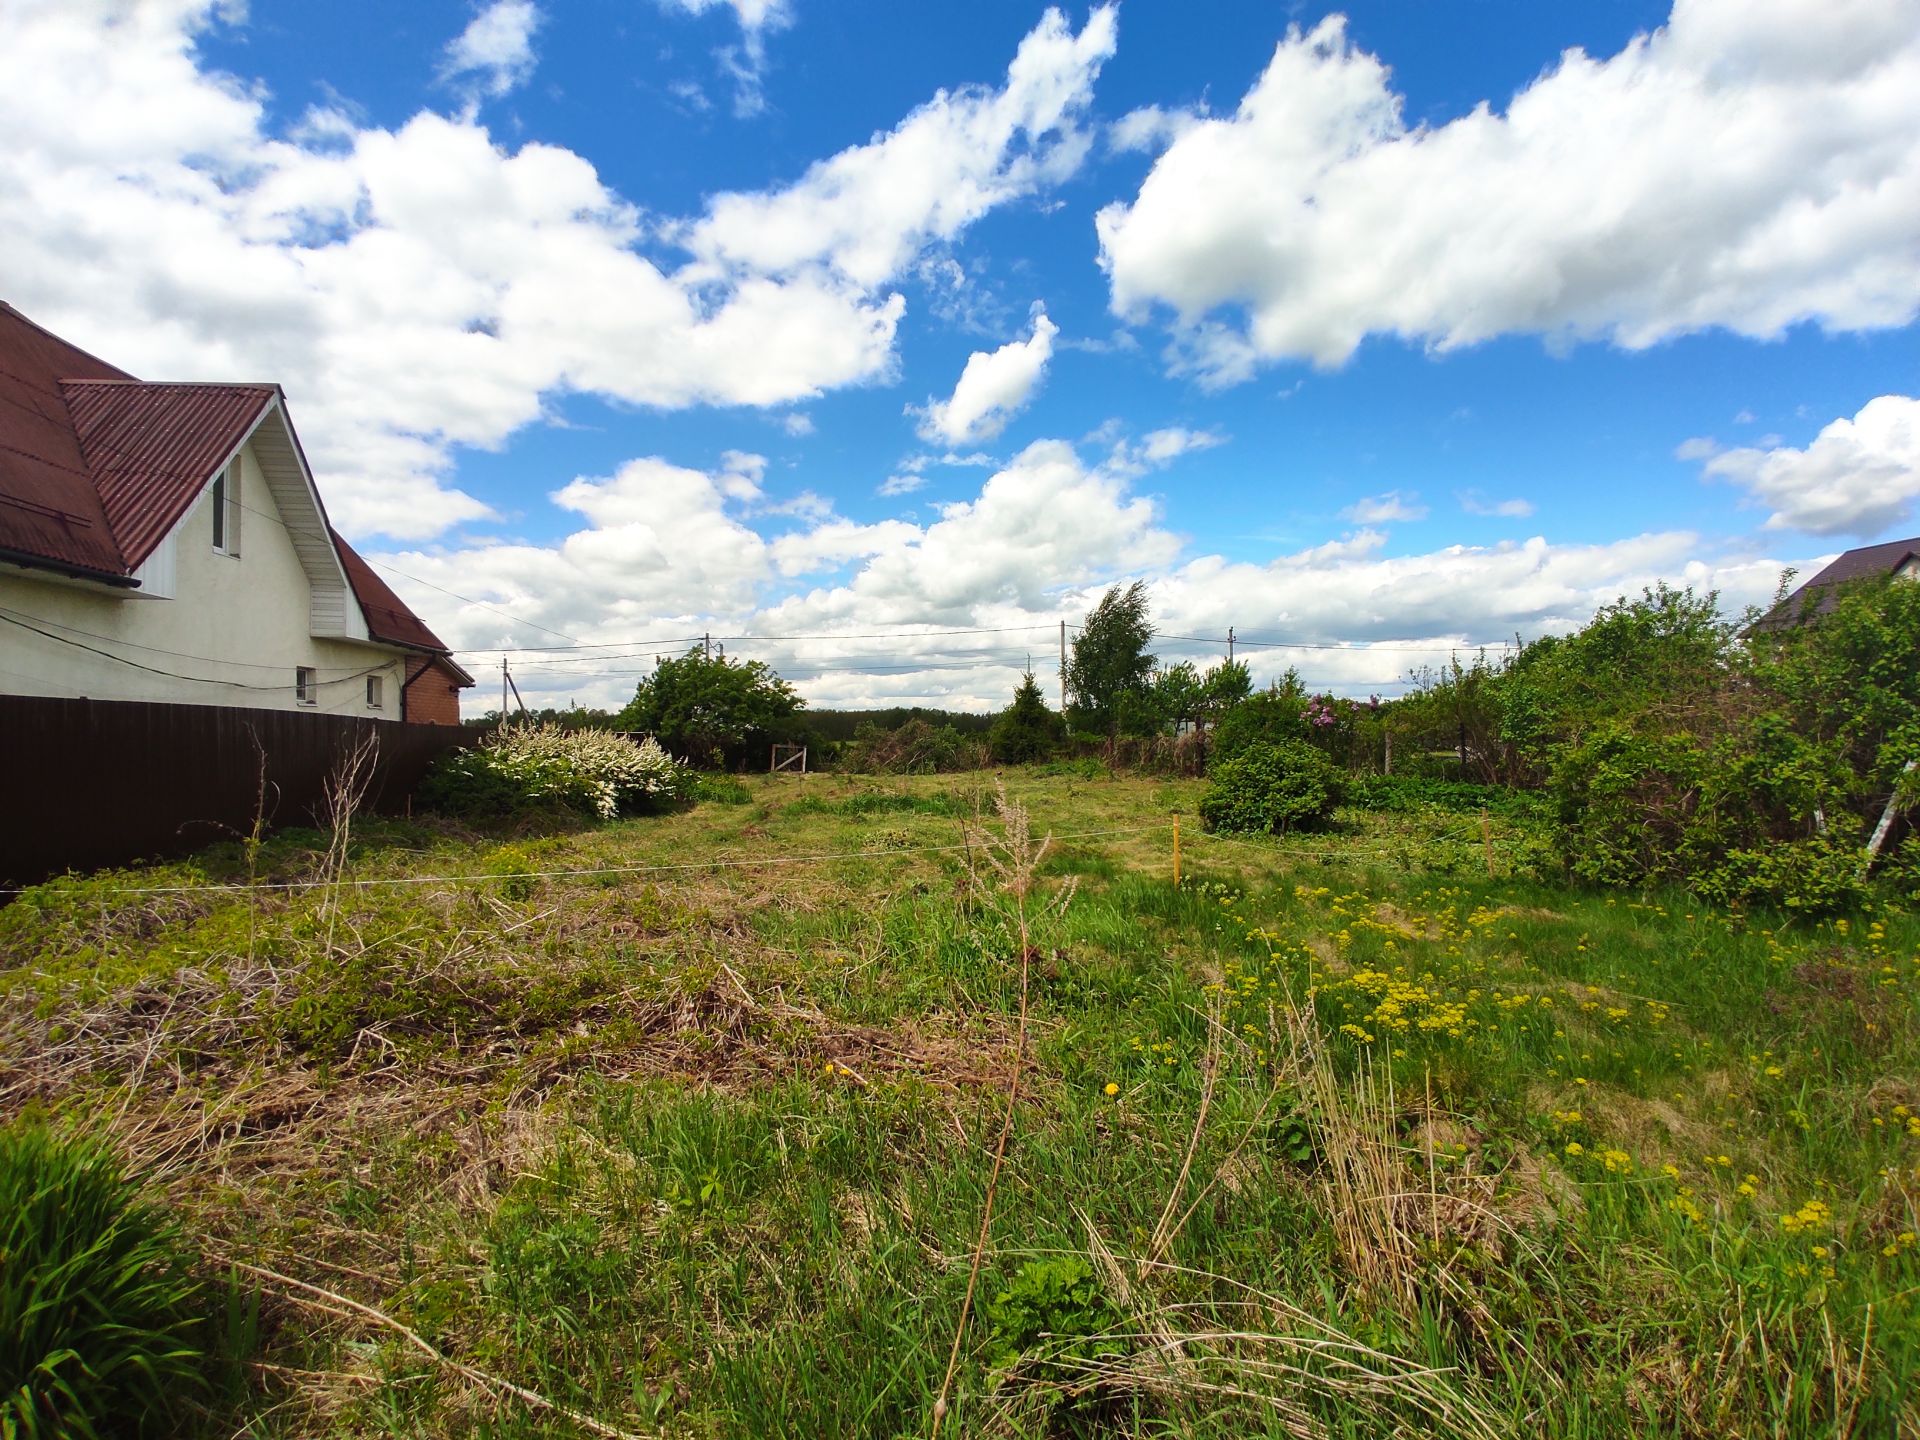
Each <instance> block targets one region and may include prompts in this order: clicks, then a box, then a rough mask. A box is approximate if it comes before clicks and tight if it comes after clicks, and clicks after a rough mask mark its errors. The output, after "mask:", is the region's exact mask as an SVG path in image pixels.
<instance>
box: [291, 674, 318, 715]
mask: <svg viewBox="0 0 1920 1440" xmlns="http://www.w3.org/2000/svg"><path fill="white" fill-rule="evenodd" d="M293 698H294V699H295V700H297V701H299V702H300V703H301V704H302V705H317V704H319V703H320V687H319V685H317V684H316V683H315V682H314V675H313V670H312V669H311V668H310V667H309V666H306V665H302V666H300V667H299V668H298V669H296V670H295V671H294V672H293Z"/></svg>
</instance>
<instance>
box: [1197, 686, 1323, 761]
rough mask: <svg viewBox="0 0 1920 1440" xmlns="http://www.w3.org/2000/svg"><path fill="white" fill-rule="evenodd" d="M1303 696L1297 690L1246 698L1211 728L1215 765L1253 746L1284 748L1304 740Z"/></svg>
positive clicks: (1241, 753) (1304, 713) (1290, 689)
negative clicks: (1286, 745)
mask: <svg viewBox="0 0 1920 1440" xmlns="http://www.w3.org/2000/svg"><path fill="white" fill-rule="evenodd" d="M1306 708H1307V701H1306V697H1305V696H1304V695H1302V694H1301V693H1299V691H1298V689H1297V688H1289V689H1286V690H1262V691H1260V692H1259V693H1258V694H1255V695H1249V696H1248V697H1247V698H1246V699H1245V700H1242V701H1241V702H1240V703H1239V704H1238V705H1235V706H1234V707H1233V708H1232V709H1231V710H1229V711H1227V713H1226V714H1224V715H1222V716H1221V717H1220V723H1219V724H1218V725H1215V726H1214V727H1213V736H1212V740H1213V756H1214V759H1215V761H1216V762H1218V761H1221V760H1232V759H1235V758H1237V757H1238V756H1240V755H1243V754H1245V753H1246V751H1248V750H1249V749H1251V748H1252V747H1253V746H1255V745H1285V744H1286V743H1288V742H1289V741H1292V740H1304V739H1306V738H1307V721H1306Z"/></svg>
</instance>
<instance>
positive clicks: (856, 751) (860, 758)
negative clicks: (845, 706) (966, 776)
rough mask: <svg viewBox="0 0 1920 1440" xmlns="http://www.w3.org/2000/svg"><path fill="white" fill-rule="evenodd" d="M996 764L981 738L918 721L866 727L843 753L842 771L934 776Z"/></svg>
mask: <svg viewBox="0 0 1920 1440" xmlns="http://www.w3.org/2000/svg"><path fill="white" fill-rule="evenodd" d="M992 763H993V755H992V752H991V751H990V750H989V748H988V745H987V742H986V741H985V740H983V739H981V738H980V737H978V736H975V735H963V734H961V732H960V731H959V730H957V729H955V728H954V727H953V726H951V725H938V726H935V725H929V724H928V723H927V722H926V721H925V720H921V719H917V718H916V719H912V720H909V721H907V722H906V723H905V724H904V725H901V726H898V727H897V728H895V729H892V730H882V729H881V728H880V727H879V726H877V725H874V724H871V723H868V724H864V725H862V726H861V727H860V728H859V729H858V730H856V731H855V732H854V736H853V740H852V743H850V744H849V745H848V746H847V748H846V750H845V752H844V753H843V754H842V756H841V760H840V768H841V769H842V770H848V771H853V772H856V773H858V774H864V775H932V774H938V773H948V772H951V771H956V770H984V769H986V768H987V766H989V765H990V764H992Z"/></svg>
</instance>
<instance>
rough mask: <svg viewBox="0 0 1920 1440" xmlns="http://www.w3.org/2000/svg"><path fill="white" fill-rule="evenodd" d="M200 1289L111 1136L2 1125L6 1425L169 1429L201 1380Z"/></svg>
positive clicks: (0, 1343)
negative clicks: (107, 1139) (106, 1141)
mask: <svg viewBox="0 0 1920 1440" xmlns="http://www.w3.org/2000/svg"><path fill="white" fill-rule="evenodd" d="M201 1298H202V1296H201V1287H200V1285H199V1283H198V1281H196V1280H195V1278H194V1276H193V1273H192V1268H191V1264H190V1256H189V1253H188V1251H187V1248H186V1246H185V1244H184V1243H183V1241H182V1240H181V1238H180V1235H179V1232H178V1231H177V1230H176V1229H175V1228H174V1225H173V1222H172V1221H171V1220H170V1219H169V1218H168V1217H167V1215H166V1213H165V1212H164V1211H163V1210H161V1209H160V1208H159V1207H158V1206H156V1205H153V1204H151V1203H150V1202H148V1201H146V1200H144V1199H142V1198H141V1194H140V1188H139V1186H138V1184H137V1183H135V1181H133V1180H132V1179H131V1178H129V1177H128V1176H127V1175H126V1174H125V1172H124V1171H123V1170H122V1169H121V1168H120V1165H119V1163H118V1161H117V1160H116V1159H115V1158H114V1156H113V1154H112V1152H110V1151H109V1150H108V1149H107V1148H106V1147H105V1146H103V1145H100V1144H97V1143H94V1142H92V1141H88V1140H84V1139H79V1138H75V1137H72V1136H65V1135H60V1134H56V1133H55V1132H54V1131H52V1130H51V1129H49V1128H48V1127H47V1126H46V1125H44V1124H43V1123H41V1122H38V1121H31V1120H25V1121H18V1120H17V1121H14V1122H13V1123H11V1124H9V1125H7V1126H6V1127H4V1128H0V1435H4V1436H5V1437H7V1440H38V1437H41V1436H47V1437H53V1436H62V1437H64V1436H80V1437H92V1436H97V1435H104V1434H128V1433H133V1434H160V1433H164V1432H165V1431H166V1430H167V1428H168V1421H169V1418H170V1417H174V1416H176V1415H177V1413H178V1408H177V1407H178V1404H179V1402H180V1400H181V1398H182V1397H183V1396H185V1395H188V1394H192V1393H194V1392H197V1391H200V1390H202V1389H203V1388H204V1386H205V1365H206V1350H205V1342H204V1339H203V1336H202V1334H201V1330H202V1325H203V1319H202V1317H201V1314H200V1308H201Z"/></svg>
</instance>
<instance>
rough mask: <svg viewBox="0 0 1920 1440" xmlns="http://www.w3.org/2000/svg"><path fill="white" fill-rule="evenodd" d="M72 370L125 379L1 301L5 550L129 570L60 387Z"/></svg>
mask: <svg viewBox="0 0 1920 1440" xmlns="http://www.w3.org/2000/svg"><path fill="white" fill-rule="evenodd" d="M68 377H76V378H86V379H94V380H123V379H126V378H127V377H126V375H125V373H124V372H123V371H120V370H117V369H115V368H114V367H113V366H111V365H109V364H107V363H106V361H104V360H100V359H97V358H95V357H94V356H92V355H89V354H87V352H86V351H84V350H82V349H80V348H79V347H78V346H76V345H69V344H68V343H67V342H66V341H64V340H62V339H61V338H60V337H59V336H57V335H53V334H50V333H48V332H47V331H45V330H42V329H41V328H40V327H39V326H38V325H36V324H34V323H33V322H32V321H31V320H29V319H27V317H26V316H24V315H22V314H21V313H20V312H19V311H18V310H15V309H14V308H13V307H12V306H11V305H8V304H6V303H5V302H4V301H0V551H11V552H13V553H14V554H15V555H20V556H31V557H35V558H38V559H40V560H42V561H49V562H53V563H54V564H55V565H56V566H69V567H71V568H73V569H74V570H78V571H84V572H88V573H91V574H96V575H101V576H124V575H126V574H127V573H128V570H129V568H130V567H129V566H128V565H127V563H126V557H125V556H124V555H123V554H122V553H121V550H120V544H119V541H118V540H117V539H116V538H115V536H114V533H113V528H112V526H111V525H110V524H109V523H108V520H107V513H106V509H105V507H104V505H103V504H102V502H101V499H100V492H99V490H98V489H96V488H95V486H94V483H93V476H92V474H91V472H90V471H89V470H88V468H87V462H86V457H85V456H84V455H82V454H81V451H80V438H79V436H77V435H76V434H75V433H74V429H73V420H72V417H71V416H70V415H69V414H68V413H67V402H66V397H65V396H64V395H63V394H62V393H61V390H60V381H61V380H62V379H65V378H68Z"/></svg>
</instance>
